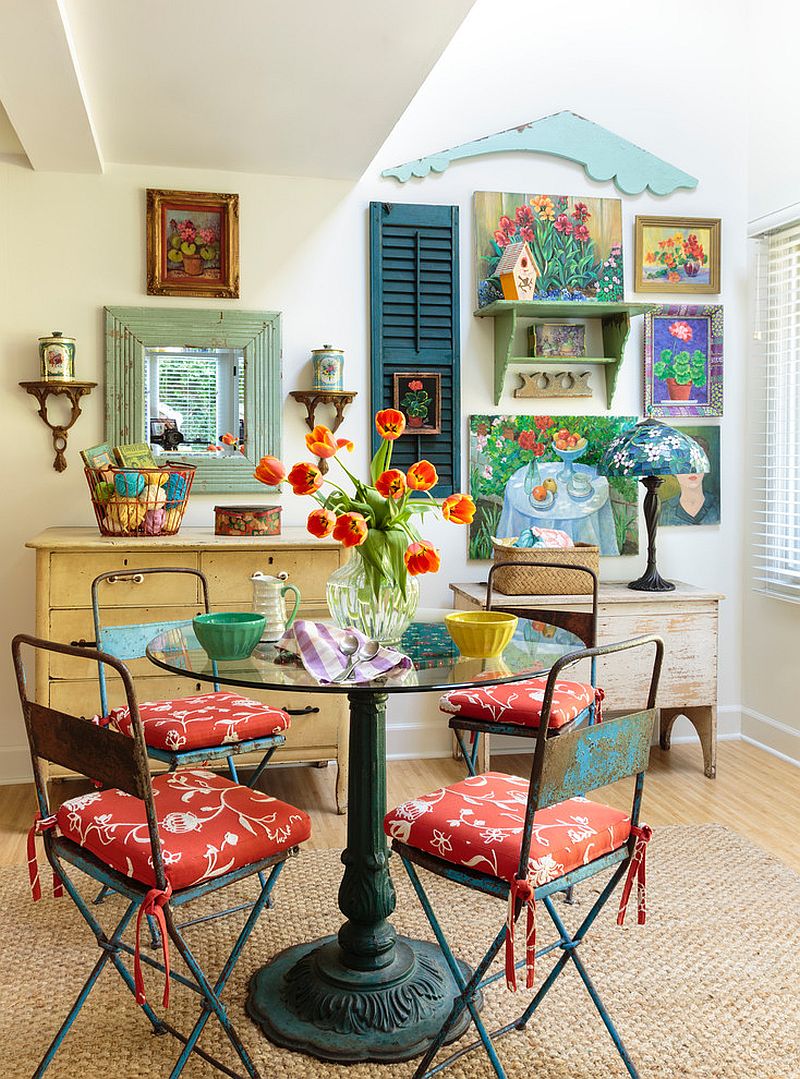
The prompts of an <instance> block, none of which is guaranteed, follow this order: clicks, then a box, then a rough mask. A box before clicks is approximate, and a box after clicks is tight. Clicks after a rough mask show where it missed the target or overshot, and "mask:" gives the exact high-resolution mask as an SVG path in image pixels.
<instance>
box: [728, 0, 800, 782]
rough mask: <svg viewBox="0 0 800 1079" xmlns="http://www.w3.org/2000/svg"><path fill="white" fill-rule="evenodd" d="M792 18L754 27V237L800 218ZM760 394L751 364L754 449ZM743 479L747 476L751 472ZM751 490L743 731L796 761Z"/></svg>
mask: <svg viewBox="0 0 800 1079" xmlns="http://www.w3.org/2000/svg"><path fill="white" fill-rule="evenodd" d="M797 19H798V15H797V7H796V5H795V4H793V3H791V2H790V0H777V2H776V3H774V4H773V12H772V18H771V19H770V20H769V21H763V22H761V21H759V22H758V23H757V24H756V26H755V27H754V37H753V40H752V46H753V51H754V54H756V55H760V56H762V57H765V56H768V57H769V62H768V63H763V64H761V63H760V64H758V71H757V77H754V78H753V79H752V82H751V91H750V94H749V121H750V122H749V128H750V139H749V152H748V201H747V207H748V214H747V216H748V219H749V229H750V232H751V233H753V234H754V233H756V232H758V231H759V230H762V229H766V228H773V227H777V226H779V225H782V224H787V223H788V222H789V221H797V220H800V144H798V141H797V139H794V138H787V137H786V136H787V128H786V121H787V112H786V108H787V106H788V104H789V103H790V102H792V101H793V100H794V95H795V91H796V70H795V69H796V49H795V37H796V35H795V34H790V33H786V34H782V33H778V34H776V33H774V32H773V27H774V25H782V26H791V25H793V24H794V25H795V26H796V24H797ZM754 358H755V356H754ZM762 394H763V380H762V372H761V365H760V363H758V362H753V363H751V364H749V365H748V391H747V402H748V410H747V427H746V430H747V436H748V437H747V441H748V442H749V443H751V444H757V442H758V439H759V437H760V436H759V433H758V425H757V414H758V408H757V405H758V402H759V401H760V400H761V398H762ZM748 473H749V474H750V475H751V476H752V470H751V469H748ZM752 478H753V479H755V477H754V476H752ZM754 486H755V484H754V483H753V484H748V485H747V489H748V497H747V498H746V500H745V506H744V528H743V535H744V537H745V559H746V563H745V580H744V582H743V585H744V587H743V595H742V733H743V734H744V736H745V737H746V738H749V739H752V740H753V741H755V742H757V743H759V744H761V745H764V746H766V747H768V748H770V749H772V750H773V751H776V752H778V753H782V754H784V755H785V756H787V757H789V758H790V759H792V760H795V761H798V762H800V715H799V714H798V711H797V707H796V704H795V701H796V686H795V682H796V674H795V666H794V662H793V660H794V657H795V656H796V655H797V652H798V649H800V605H798V604H793V603H787V602H785V601H783V600H778V599H774V598H772V597H769V596H765V595H763V594H761V593H758V592H755V591H753V589H752V587H751V585H750V580H751V568H752V548H751V544H750V539H751V532H752V524H751V522H752V521H753V519H754V515H753V512H752V505H751V499H750V497H749V490H751V489H752V488H753V487H754ZM765 672H767V676H766V677H765Z"/></svg>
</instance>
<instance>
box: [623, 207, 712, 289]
mask: <svg viewBox="0 0 800 1079" xmlns="http://www.w3.org/2000/svg"><path fill="white" fill-rule="evenodd" d="M721 231H722V222H721V220H720V218H718V217H637V218H636V251H635V263H634V264H635V283H634V290H635V291H636V292H661V293H668V292H669V293H671V292H683V293H704V292H705V293H718V292H719V290H720V233H721Z"/></svg>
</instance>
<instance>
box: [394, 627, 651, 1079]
mask: <svg viewBox="0 0 800 1079" xmlns="http://www.w3.org/2000/svg"><path fill="white" fill-rule="evenodd" d="M644 647H654V651H655V654H654V659H653V667H652V672H651V677H650V685H649V691H648V696H647V707H646V709H645V710H644V711H641V712H636V713H632V714H629V715H625V716H622V717H620V718H617V719H613V720H609V721H605V722H602V723H595V724H592V725H590V726H583V727H580V728H578V729H576V730H573V731H571V732H569V733H567V734H560V735H559V736H558V737H554V736H553V732H552V730H551V728H550V727H549V725H548V722H547V720H548V718H549V712H550V707H551V704H552V700H553V694H554V691H555V686H556V684H557V681H558V679H559V677H560V676H561V673H562V671H563V670H564V669H565V668H567V667H569V666H571V665H572V664H574V663H577V662H579V661H580V660H582V659H594V658H596V657H597V656H604V655H609V654H611V653H613V652H623V651H632V650H633V649H638V648H644ZM663 653H664V645H663V642H662V641H661V639H660V638H658V637H649V636H648V637H637V638H635V639H633V640H630V641H625V642H623V643H620V644H613V645H606V646H604V647H601V648H589V649H585V650H583V651H581V652H579V653H575V654H573V655H571V656H566V657H564V658H562V659H560V660H559V661H558V662H557V663H556V664H555V665H554V667H553V669H552V671H551V672H550V676H549V678H548V679H547V689H546V691H545V699H544V704H543V706H542V723H541V724H540V726H539V729H538V732H537V735H536V748H535V752H534V758H533V765H532V768H531V774H530V781H526V780H524V779H521V778H519V777H517V776H509V775H504V774H502V773H500V772H485V773H483V774H481V775H477V776H468V777H467V778H466V779H464V780H462V781H461V782H460V783H456V784H454V785H452V786H450V787H445V788H443V789H440V790H438V791H434V792H433V793H432V794H428V795H424V796H423V797H421V798H416V799H414V800H413V801H411V802H407V803H405V804H404V805H401V806H398V807H397V808H396V809H394V810H392V811H391V812H390V813H388V814H387V816H386V819H385V822H384V828H385V831H386V834H387V835H388V836H389V837H390V838H391V839H392V850H393V851H395V852H396V853H398V854H399V855H400V857H401V859H402V862H403V865H404V866H405V868H406V870H407V872H408V875H409V877H410V879H411V883H412V885H413V887H414V890H415V891H416V893H417V896H418V897H419V900H420V903H421V904H422V907H423V910H424V911H425V914H426V916H427V918H428V921H429V922H430V925H431V928H432V930H433V932H434V935H435V937H436V940H437V941H438V942H439V945H440V946H441V948H442V951H443V952H444V955H445V958H446V959H447V962H448V965H449V966H450V969H451V971H452V973H453V977H454V979H455V981H456V984H457V985H458V987H459V990H460V992H459V994H458V996H457V997H456V998H455V1000H454V1002H453V1008H452V1011H451V1012H450V1015H449V1017H448V1019H447V1021H446V1022H445V1024H444V1026H443V1027H442V1028H441V1030H440V1031H439V1033H438V1035H437V1036H436V1038H435V1039H434V1041H433V1043H432V1044H431V1046H430V1048H429V1049H428V1051H427V1053H426V1054H425V1056H424V1057H423V1059H422V1061H421V1062H420V1064H419V1067H418V1068H417V1070H416V1072H415V1073H414V1076H415V1079H422V1077H428V1076H432V1075H434V1074H436V1073H438V1072H439V1071H441V1070H442V1069H443V1068H445V1067H447V1066H448V1065H450V1064H451V1063H453V1061H455V1060H457V1059H458V1058H459V1057H461V1056H463V1055H464V1054H465V1053H468V1052H470V1051H471V1050H473V1049H475V1048H478V1047H479V1046H481V1045H483V1047H484V1048H485V1049H486V1052H487V1054H488V1056H489V1059H490V1061H491V1064H492V1067H493V1068H494V1071H495V1073H496V1075H497V1076H499V1079H505V1072H504V1070H503V1067H502V1064H501V1063H500V1060H499V1058H498V1056H497V1051H496V1048H495V1042H496V1041H497V1040H498V1039H499V1038H501V1037H503V1036H504V1035H506V1034H508V1033H509V1032H511V1031H513V1030H523V1029H524V1028H525V1026H526V1025H527V1023H528V1022H529V1021H530V1019H531V1017H532V1016H533V1014H534V1012H535V1011H536V1009H537V1008H538V1007H539V1004H540V1003H541V1002H542V1000H543V999H544V997H545V996H546V995H547V993H548V992H549V990H550V988H551V987H552V985H553V983H554V982H555V980H556V978H557V977H558V976H559V974H561V972H562V971H563V970H564V968H565V966H566V965H567V964H568V963H569V962H570V961H572V962H573V963H574V965H575V967H576V968H577V971H578V974H579V975H580V977H581V980H582V981H583V983H584V985H585V986H586V989H587V991H588V993H589V996H590V997H591V999H592V1002H593V1003H594V1005H595V1007H596V1008H597V1010H598V1012H599V1013H600V1017H601V1018H602V1020H603V1023H604V1024H605V1026H606V1028H607V1030H608V1032H609V1034H610V1035H611V1037H612V1039H613V1041H614V1044H615V1046H616V1047H617V1050H618V1052H619V1054H620V1056H621V1057H622V1060H623V1062H624V1064H625V1067H626V1068H627V1070H628V1073H629V1074H630V1075H631V1076H632V1077H633V1079H637V1071H636V1068H635V1067H634V1064H633V1062H632V1060H631V1058H630V1056H629V1054H628V1051H627V1050H626V1049H625V1046H624V1045H623V1043H622V1040H621V1038H620V1036H619V1034H618V1032H617V1029H616V1027H615V1026H614V1024H613V1022H612V1021H611V1018H610V1016H609V1014H608V1012H607V1011H606V1009H605V1006H604V1005H603V1003H602V1001H601V999H600V995H599V993H598V992H597V989H596V988H595V986H594V983H593V982H592V981H591V979H590V977H589V974H588V973H587V971H586V968H585V966H584V964H583V961H582V960H581V958H580V956H579V955H578V948H579V946H580V944H581V943H582V942H583V940H584V938H585V936H586V934H587V932H588V931H589V929H590V927H591V925H592V923H593V922H594V920H595V918H596V917H597V916H598V914H599V913H600V911H601V910H602V908H603V907H604V906H605V904H606V902H607V900H608V899H609V898H610V896H611V894H612V892H613V891H614V889H615V888H616V886H617V885H618V884H619V882H620V881H621V880H622V879H623V877H625V878H626V879H625V885H624V888H623V891H622V898H621V902H620V909H619V914H618V917H617V921H618V922H619V924H622V922H623V920H624V917H625V912H626V909H627V905H628V900H629V897H630V893H631V889H632V887H633V885H634V883H636V885H637V899H638V921H639V923H640V924H642V923H643V922H644V920H645V913H646V912H645V896H644V887H645V851H646V844H647V842H648V841H649V839H650V835H651V831H650V829H649V828H648V827H647V825H645V824H640V823H639V810H640V806H641V800H642V790H643V787H644V773H645V769H646V768H647V763H648V759H649V755H650V739H651V735H652V730H653V725H654V723H655V716H656V712H655V705H656V693H657V689H658V680H659V676H660V672H661V663H662V658H663ZM628 776H635V777H636V778H635V782H634V790H633V802H632V807H631V810H630V814H628V813H625V812H622V811H619V810H616V809H613V808H612V807H611V806H607V805H602V804H601V803H597V802H592V801H589V800H588V799H586V798H585V797H583V796H582V794H583V792H584V791H592V790H595V789H596V788H598V787H601V786H604V785H605V784H607V783H614V782H616V781H617V780H620V779H623V778H625V777H628ZM417 866H419V867H421V868H423V869H427V870H428V871H430V872H431V873H435V874H436V875H437V876H440V877H444V878H445V879H446V880H450V881H453V883H455V884H460V885H463V886H465V887H467V888H472V889H474V890H476V891H479V892H483V893H484V894H486V895H490V896H495V897H496V898H498V899H501V900H503V901H505V902H506V904H507V916H506V922H505V924H504V925H503V926H502V928H501V929H500V931H499V932H498V933H497V935H496V936H495V938H494V940H493V941H492V943H491V945H490V947H489V950H488V951H487V952H486V954H485V955H484V957H483V958H482V959H481V960H480V962H479V963H478V965H477V966H476V968H475V971H474V973H473V974H472V976H471V977H470V978H469V979H466V978H465V976H464V974H463V972H462V970H461V967H460V966H459V965H458V963H457V962H456V960H455V958H454V956H453V953H452V951H451V950H450V947H449V945H448V943H447V940H446V938H445V936H444V933H443V931H442V928H441V926H440V924H439V921H438V919H437V917H436V914H435V913H434V910H433V907H432V906H431V902H430V900H429V898H428V896H427V895H426V893H425V890H424V888H423V885H422V881H421V880H420V876H419V874H418V872H417ZM609 870H610V871H612V872H611V876H610V878H609V879H608V881H606V882H605V883H604V884H603V886H602V889H601V891H600V894H599V896H598V897H597V899H596V900H595V901H594V902H593V903H592V905H591V908H590V909H589V912H588V913H587V914H586V916H585V918H584V919H583V921H582V922H581V925H580V926H579V928H578V929H577V931H576V932H574V933H570V932H569V930H568V929H567V928H566V926H565V925H564V923H563V921H562V919H561V918H560V916H559V914H558V912H557V910H556V908H555V906H554V904H553V899H552V896H553V893H554V892H558V891H563V890H564V888H565V887H566V886H570V885H573V884H576V883H578V882H579V881H582V880H586V879H587V878H589V877H593V876H595V875H596V874H598V873H602V872H605V871H609ZM537 901H541V902H542V903H543V904H544V907H545V910H546V911H547V913H548V915H549V916H550V919H551V921H552V922H553V925H554V926H555V928H556V932H557V934H558V938H557V940H555V941H554V942H553V943H549V944H547V945H545V946H544V947H540V948H538V949H537V947H536V910H537V906H536V904H537ZM523 910H526V912H527V919H526V921H527V924H526V940H525V952H526V954H525V959H524V960H522V961H521V962H519V963H516V962H515V958H514V930H515V925H516V922H517V920H518V918H519V917H520V915H521V913H522V911H523ZM503 945H505V949H506V951H505V971H504V972H500V973H498V974H492V975H487V971H488V970H489V967H490V965H491V963H492V961H493V960H494V958H495V956H496V955H497V953H498V952H499V951H500V949H501V948H502V947H503ZM558 949H561V955H560V956H559V958H558V960H557V961H556V962H555V964H554V966H553V967H552V969H551V970H550V972H549V973H548V975H547V977H546V978H545V979H544V981H543V982H542V984H541V985H540V986H539V988H538V990H537V991H536V993H535V994H534V996H533V998H532V1000H531V1001H530V1003H529V1004H528V1005H527V1006H526V1008H525V1009H524V1011H523V1012H522V1014H521V1015H520V1016H519V1017H518V1018H517V1019H514V1020H512V1021H511V1022H510V1023H506V1024H505V1025H504V1026H502V1027H500V1028H499V1029H497V1030H493V1031H491V1032H489V1031H487V1030H486V1027H485V1025H484V1023H483V1021H482V1019H481V1017H480V1013H479V1011H478V1006H477V1003H476V1001H477V1000H478V995H479V993H480V992H481V990H483V989H484V988H485V987H486V986H488V985H490V984H491V983H492V982H494V981H496V980H497V979H499V978H502V977H503V976H504V975H505V978H506V982H507V984H508V986H509V987H510V988H512V989H516V971H517V969H518V968H519V967H522V966H525V967H526V970H527V978H526V984H527V985H528V987H529V988H532V987H533V984H534V981H533V974H534V962H535V959H537V958H539V957H541V956H543V955H546V954H548V953H549V952H553V951H557V950H558ZM464 1009H467V1010H468V1011H469V1013H470V1016H471V1018H472V1021H473V1023H474V1024H475V1027H476V1029H477V1032H478V1039H477V1040H476V1041H473V1042H471V1043H470V1044H469V1045H466V1046H464V1047H462V1048H459V1049H457V1050H456V1051H455V1052H454V1053H453V1054H452V1055H451V1056H449V1057H448V1058H447V1059H446V1060H444V1061H441V1062H440V1063H439V1064H437V1065H435V1066H432V1063H433V1060H434V1058H435V1057H436V1055H437V1053H438V1052H439V1050H440V1048H441V1047H442V1046H443V1044H444V1041H445V1039H446V1037H447V1035H448V1032H449V1031H450V1030H451V1029H452V1027H453V1024H454V1023H455V1022H456V1021H457V1020H458V1018H459V1017H460V1016H461V1014H462V1013H463V1011H464Z"/></svg>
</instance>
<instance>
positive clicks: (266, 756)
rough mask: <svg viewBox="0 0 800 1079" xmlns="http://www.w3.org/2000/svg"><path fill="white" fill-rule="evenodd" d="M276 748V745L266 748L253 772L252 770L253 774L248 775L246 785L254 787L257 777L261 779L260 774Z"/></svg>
mask: <svg viewBox="0 0 800 1079" xmlns="http://www.w3.org/2000/svg"><path fill="white" fill-rule="evenodd" d="M277 748H278V747H277V746H273V747H272V749H268V750H267V752H266V753H265V754H264V756H263V757H262V759H261V763H260V764H259V765H258V767H257V768H256V770H255V772H253V774H252V775H251V776H250V781H249V782H248V784H247V786H248V787H255V785H256V783H258V781H259V779H261V777H262V775H263V774H264V769H265V768H266V767H267V765H268V764H269V762H270V761H271V760H272V755H273V754H274V752H275V750H276V749H277Z"/></svg>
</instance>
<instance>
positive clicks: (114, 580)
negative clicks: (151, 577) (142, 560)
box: [106, 573, 144, 584]
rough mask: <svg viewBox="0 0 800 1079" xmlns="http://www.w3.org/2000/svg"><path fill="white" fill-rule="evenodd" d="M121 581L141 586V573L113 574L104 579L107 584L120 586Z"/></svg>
mask: <svg viewBox="0 0 800 1079" xmlns="http://www.w3.org/2000/svg"><path fill="white" fill-rule="evenodd" d="M122 581H128V582H129V583H130V584H141V583H142V581H144V574H143V573H119V574H116V573H115V574H114V575H113V576H112V577H106V583H107V584H120V583H121V582H122Z"/></svg>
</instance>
